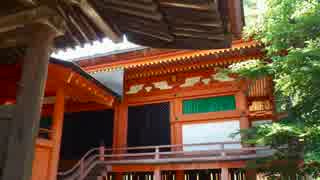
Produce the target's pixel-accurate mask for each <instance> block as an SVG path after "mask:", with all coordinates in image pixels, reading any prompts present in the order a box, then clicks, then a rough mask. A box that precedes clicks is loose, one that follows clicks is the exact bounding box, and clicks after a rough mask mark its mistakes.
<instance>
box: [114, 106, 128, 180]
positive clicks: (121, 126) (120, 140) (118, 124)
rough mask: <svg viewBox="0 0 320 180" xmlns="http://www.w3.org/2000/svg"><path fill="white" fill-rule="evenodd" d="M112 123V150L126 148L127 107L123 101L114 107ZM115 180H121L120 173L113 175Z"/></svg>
mask: <svg viewBox="0 0 320 180" xmlns="http://www.w3.org/2000/svg"><path fill="white" fill-rule="evenodd" d="M114 114H115V115H114V122H113V124H114V125H113V145H112V147H113V148H124V147H127V133H128V128H127V127H128V105H127V103H126V101H125V100H124V101H123V102H121V103H118V104H116V105H115V109H114ZM112 153H113V154H119V153H125V152H123V151H118V150H116V151H113V152H112ZM114 179H115V180H122V174H121V173H115V175H114Z"/></svg>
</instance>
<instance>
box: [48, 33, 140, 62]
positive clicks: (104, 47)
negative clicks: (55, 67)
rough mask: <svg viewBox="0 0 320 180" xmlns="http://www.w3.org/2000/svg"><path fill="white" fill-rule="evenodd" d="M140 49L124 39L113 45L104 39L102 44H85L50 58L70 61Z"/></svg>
mask: <svg viewBox="0 0 320 180" xmlns="http://www.w3.org/2000/svg"><path fill="white" fill-rule="evenodd" d="M136 47H140V46H138V45H136V44H133V43H131V42H129V41H128V40H127V39H126V38H125V37H124V38H123V42H121V43H117V44H116V43H113V42H112V41H111V40H110V39H108V38H104V39H103V40H102V42H99V41H95V42H94V43H93V44H92V45H91V44H85V45H84V47H79V46H78V47H76V48H75V49H71V48H70V49H68V50H67V51H62V50H61V51H58V53H53V54H52V55H51V56H52V57H54V58H57V59H61V60H66V61H72V60H75V59H79V58H82V57H90V56H97V55H99V54H105V53H108V52H112V51H117V50H125V49H130V48H136Z"/></svg>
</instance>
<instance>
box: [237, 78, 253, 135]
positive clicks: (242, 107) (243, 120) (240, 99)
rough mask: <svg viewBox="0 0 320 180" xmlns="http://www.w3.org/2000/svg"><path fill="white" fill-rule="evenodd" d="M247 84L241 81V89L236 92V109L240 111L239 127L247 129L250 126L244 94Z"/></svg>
mask: <svg viewBox="0 0 320 180" xmlns="http://www.w3.org/2000/svg"><path fill="white" fill-rule="evenodd" d="M246 89H247V84H246V82H244V81H241V90H240V91H239V92H238V93H237V94H236V103H237V110H239V111H240V113H241V117H240V129H248V128H249V127H250V122H249V118H248V116H249V108H248V100H247V95H246Z"/></svg>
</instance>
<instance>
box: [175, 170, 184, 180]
mask: <svg viewBox="0 0 320 180" xmlns="http://www.w3.org/2000/svg"><path fill="white" fill-rule="evenodd" d="M176 180H184V171H182V170H180V171H176Z"/></svg>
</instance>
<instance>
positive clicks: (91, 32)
mask: <svg viewBox="0 0 320 180" xmlns="http://www.w3.org/2000/svg"><path fill="white" fill-rule="evenodd" d="M242 9H243V8H242V4H241V0H236V1H234V0H134V1H131V0H53V1H51V0H10V1H4V2H2V3H1V6H0V50H1V49H2V48H7V47H11V46H14V47H18V46H19V43H21V42H22V41H20V40H21V39H25V36H24V35H25V34H26V33H27V32H28V31H27V30H26V28H25V27H28V25H30V24H32V23H35V22H39V21H43V19H45V20H47V19H48V20H49V21H50V23H51V24H52V25H53V26H55V27H56V28H57V30H58V31H59V30H60V31H61V36H59V37H57V38H56V41H55V47H56V48H58V49H61V48H62V49H65V48H67V47H76V46H78V45H80V46H83V45H84V44H86V43H92V42H93V41H95V40H101V39H102V38H104V37H108V38H110V39H112V40H113V41H120V40H121V38H122V36H123V35H124V34H125V35H126V36H127V38H128V39H129V40H130V41H132V42H134V43H137V44H140V45H144V46H149V47H155V48H175V49H214V48H226V47H230V45H231V36H232V34H233V35H234V36H233V37H236V38H238V37H239V33H240V31H241V27H242V25H243V23H244V22H243V11H242ZM29 32H30V29H29ZM17 34H19V36H17ZM62 34H63V35H62ZM17 38H21V39H17ZM3 53H6V50H3V51H0V54H3Z"/></svg>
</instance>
